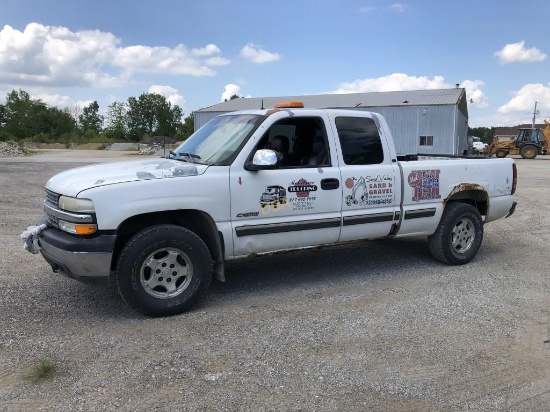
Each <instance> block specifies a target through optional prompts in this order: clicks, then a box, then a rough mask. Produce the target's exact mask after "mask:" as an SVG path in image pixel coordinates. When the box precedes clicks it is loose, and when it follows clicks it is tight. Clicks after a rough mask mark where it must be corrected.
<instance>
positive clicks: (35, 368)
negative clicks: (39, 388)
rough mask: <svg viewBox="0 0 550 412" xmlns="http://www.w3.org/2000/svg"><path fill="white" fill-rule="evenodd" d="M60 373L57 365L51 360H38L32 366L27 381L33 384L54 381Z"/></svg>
mask: <svg viewBox="0 0 550 412" xmlns="http://www.w3.org/2000/svg"><path fill="white" fill-rule="evenodd" d="M57 371H58V367H57V365H56V363H55V362H54V361H53V360H51V359H50V358H42V359H38V360H37V361H36V362H34V364H33V365H32V366H31V368H30V370H29V372H28V374H27V379H29V380H30V381H32V382H42V381H45V380H49V379H52V378H53V377H54V376H55V375H56V374H57Z"/></svg>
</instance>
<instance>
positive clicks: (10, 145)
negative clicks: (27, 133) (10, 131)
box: [0, 142, 25, 157]
mask: <svg viewBox="0 0 550 412" xmlns="http://www.w3.org/2000/svg"><path fill="white" fill-rule="evenodd" d="M16 156H25V152H23V150H21V149H20V148H19V145H18V144H17V143H15V142H0V157H16Z"/></svg>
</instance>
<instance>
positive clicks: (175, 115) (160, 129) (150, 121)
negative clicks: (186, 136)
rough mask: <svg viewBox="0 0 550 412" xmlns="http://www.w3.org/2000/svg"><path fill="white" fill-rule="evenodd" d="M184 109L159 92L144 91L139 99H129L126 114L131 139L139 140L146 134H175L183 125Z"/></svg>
mask: <svg viewBox="0 0 550 412" xmlns="http://www.w3.org/2000/svg"><path fill="white" fill-rule="evenodd" d="M181 116H182V110H181V108H180V107H179V106H178V105H174V106H173V107H172V104H171V103H170V102H169V101H167V100H166V98H165V97H164V96H162V95H160V94H157V93H143V94H141V95H140V96H139V97H138V98H137V99H136V98H135V97H130V98H129V99H128V112H127V114H126V118H127V125H128V133H129V135H130V139H131V140H133V141H139V140H140V139H141V138H143V137H144V136H154V135H161V136H174V135H175V134H176V132H177V130H178V128H179V127H181Z"/></svg>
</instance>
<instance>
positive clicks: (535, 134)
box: [483, 117, 550, 159]
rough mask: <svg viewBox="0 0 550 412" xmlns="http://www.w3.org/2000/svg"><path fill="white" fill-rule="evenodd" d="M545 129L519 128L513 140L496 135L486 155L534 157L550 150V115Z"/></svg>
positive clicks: (485, 150)
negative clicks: (502, 138) (501, 138)
mask: <svg viewBox="0 0 550 412" xmlns="http://www.w3.org/2000/svg"><path fill="white" fill-rule="evenodd" d="M544 123H545V124H546V127H545V128H544V129H528V128H525V129H524V128H522V129H518V134H517V136H516V137H515V138H514V139H511V140H502V141H501V140H499V139H498V137H495V138H494V139H493V141H492V142H491V144H490V145H489V146H487V147H486V148H485V149H484V150H483V153H484V154H485V155H486V156H489V157H491V156H493V155H496V157H506V156H508V155H518V154H519V155H520V156H521V157H522V158H523V159H534V158H535V157H537V156H538V155H545V154H547V153H548V152H549V151H550V117H547V118H546V119H545V120H544Z"/></svg>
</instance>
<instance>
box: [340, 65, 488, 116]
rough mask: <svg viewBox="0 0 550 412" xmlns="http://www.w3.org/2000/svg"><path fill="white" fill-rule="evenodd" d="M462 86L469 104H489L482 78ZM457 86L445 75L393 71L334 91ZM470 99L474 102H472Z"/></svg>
mask: <svg viewBox="0 0 550 412" xmlns="http://www.w3.org/2000/svg"><path fill="white" fill-rule="evenodd" d="M460 86H461V87H463V88H465V89H466V97H467V98H468V100H469V101H468V104H469V105H470V106H471V105H472V104H473V105H476V106H477V107H479V108H483V107H487V106H488V105H489V104H488V102H487V99H486V97H485V94H484V93H483V91H482V90H481V88H482V87H483V86H484V83H483V82H482V81H481V80H464V81H463V82H462V83H461V84H460ZM452 87H455V84H450V83H447V82H446V81H445V78H444V77H443V76H434V77H433V78H431V79H430V78H429V77H426V76H409V75H407V74H404V73H392V74H390V75H388V76H383V77H377V78H368V79H360V80H355V81H353V82H347V83H340V84H339V85H338V89H336V90H335V91H333V92H332V93H368V92H389V91H403V90H429V89H449V88H452ZM470 99H471V100H472V102H470Z"/></svg>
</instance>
